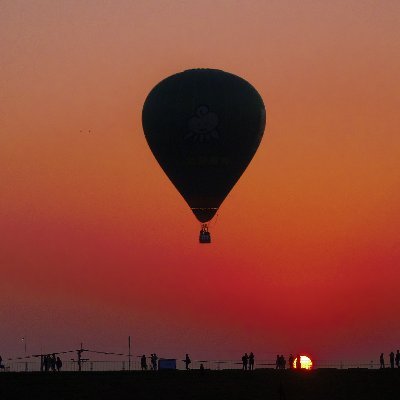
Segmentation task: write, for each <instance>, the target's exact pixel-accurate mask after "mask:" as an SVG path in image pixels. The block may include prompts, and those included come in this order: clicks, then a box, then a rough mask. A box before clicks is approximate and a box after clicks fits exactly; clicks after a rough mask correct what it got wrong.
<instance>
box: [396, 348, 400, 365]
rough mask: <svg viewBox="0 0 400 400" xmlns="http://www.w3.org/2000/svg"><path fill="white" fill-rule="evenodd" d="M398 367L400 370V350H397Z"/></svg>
mask: <svg viewBox="0 0 400 400" xmlns="http://www.w3.org/2000/svg"><path fill="white" fill-rule="evenodd" d="M396 365H397V368H400V352H399V350H397V352H396Z"/></svg>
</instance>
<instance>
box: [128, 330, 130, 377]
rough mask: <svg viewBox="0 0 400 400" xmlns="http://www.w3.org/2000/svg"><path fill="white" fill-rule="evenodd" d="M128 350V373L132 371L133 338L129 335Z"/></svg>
mask: <svg viewBox="0 0 400 400" xmlns="http://www.w3.org/2000/svg"><path fill="white" fill-rule="evenodd" d="M128 349H129V352H128V360H129V361H128V371H130V370H131V336H130V335H129V336H128Z"/></svg>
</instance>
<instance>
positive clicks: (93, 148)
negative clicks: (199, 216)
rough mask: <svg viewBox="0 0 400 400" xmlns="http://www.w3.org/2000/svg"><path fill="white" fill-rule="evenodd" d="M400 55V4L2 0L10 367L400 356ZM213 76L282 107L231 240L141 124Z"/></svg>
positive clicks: (6, 347)
mask: <svg viewBox="0 0 400 400" xmlns="http://www.w3.org/2000/svg"><path fill="white" fill-rule="evenodd" d="M328 3H329V4H328ZM399 49H400V3H399V2H397V1H380V2H376V1H362V2H360V1H332V2H320V1H302V2H296V1H286V2H285V1H268V2H265V1H233V0H232V1H202V2H197V1H168V2H167V1H148V0H147V1H104V2H98V1H85V2H70V1H57V2H54V1H40V2H26V1H3V2H1V4H0V54H1V55H2V56H1V60H0V72H1V73H0V104H1V107H0V194H1V196H0V228H1V236H2V240H1V242H0V243H1V244H0V273H1V280H0V293H1V299H2V300H1V302H0V320H1V321H2V323H1V325H2V343H1V344H0V354H2V356H3V358H4V357H8V356H12V355H16V354H17V353H21V351H22V350H23V348H22V346H21V342H20V337H21V336H24V335H27V336H28V337H29V343H28V347H29V349H28V351H31V352H39V351H40V346H42V347H44V348H45V350H47V351H58V350H65V349H70V348H75V347H76V346H77V345H78V344H79V343H80V341H81V340H83V341H84V343H88V346H89V344H90V346H89V347H91V348H99V349H102V350H110V351H122V350H124V346H125V342H126V337H127V336H128V335H129V334H130V335H131V336H132V338H133V343H134V345H135V348H136V349H137V351H138V353H151V352H153V351H156V352H158V353H159V354H160V355H161V356H163V355H164V356H177V355H179V354H184V353H186V352H190V353H191V354H192V357H193V358H194V359H196V358H201V357H215V358H232V357H239V356H240V355H241V353H242V352H244V351H253V352H255V354H256V356H258V357H259V358H262V357H263V358H266V357H269V356H270V355H272V356H273V355H275V354H277V353H278V352H279V353H283V354H287V353H289V352H294V353H298V352H303V351H304V352H307V353H310V354H313V355H315V357H316V358H319V359H340V358H342V359H345V358H346V357H347V358H360V359H367V360H369V359H373V358H376V357H377V356H378V355H379V354H380V352H385V353H388V352H390V351H391V350H395V349H397V348H398V347H399V343H398V332H399V330H400V321H399V318H398V316H397V315H396V312H397V311H398V309H399V306H400V300H399V280H400V272H399V264H400V250H399V249H400V231H399V227H400V157H399V154H400V136H399V125H400V118H399V115H400V113H399V106H400V96H399V93H400V80H399V76H398V72H399V70H400V51H399ZM194 67H209V68H219V69H223V70H225V71H229V72H232V73H235V74H237V75H239V76H242V77H243V78H245V79H246V80H248V81H249V82H250V83H251V84H252V85H254V86H255V87H256V88H257V90H258V91H259V93H260V94H261V96H262V97H263V99H264V102H265V105H266V108H267V128H266V132H265V135H264V139H263V141H262V143H261V145H260V148H259V150H258V152H257V154H256V156H255V158H254V159H253V161H252V163H251V165H250V166H249V168H248V169H247V171H246V172H245V174H244V175H243V176H242V178H241V179H240V181H239V182H238V184H237V185H236V187H235V188H234V190H233V191H232V192H231V194H230V195H229V196H228V198H227V199H226V200H225V202H224V203H223V205H222V207H221V209H220V212H219V216H218V219H217V221H216V223H215V224H212V227H211V232H212V237H213V244H212V245H211V246H200V245H199V244H198V242H197V240H198V230H199V225H198V223H197V221H196V220H195V218H194V216H193V215H192V213H191V211H190V209H189V208H188V206H187V205H186V203H185V202H184V200H183V199H182V198H181V197H180V195H179V194H178V193H177V191H176V190H175V189H174V187H173V185H172V184H171V183H170V182H169V180H168V179H167V177H166V176H165V175H164V173H163V172H162V170H161V168H160V167H159V166H158V164H157V162H156V161H155V159H154V157H153V155H152V154H151V152H150V150H149V148H148V146H147V143H146V140H145V138H144V135H143V131H142V127H141V109H142V105H143V102H144V100H145V98H146V96H147V94H148V92H149V91H150V90H151V88H152V87H153V86H154V85H155V84H156V83H158V82H159V81H160V80H161V79H163V78H165V77H166V76H168V75H171V74H173V73H175V72H179V71H183V70H185V69H189V68H194ZM89 130H90V131H91V132H90V133H89V132H88V131H89Z"/></svg>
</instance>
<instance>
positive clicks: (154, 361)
mask: <svg viewBox="0 0 400 400" xmlns="http://www.w3.org/2000/svg"><path fill="white" fill-rule="evenodd" d="M157 361H158V356H157V354H156V353H154V354H151V355H150V369H151V370H152V371H157ZM140 368H141V369H142V371H147V357H146V356H145V355H144V354H143V355H142V357H140Z"/></svg>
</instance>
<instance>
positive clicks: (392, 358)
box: [389, 351, 394, 368]
mask: <svg viewBox="0 0 400 400" xmlns="http://www.w3.org/2000/svg"><path fill="white" fill-rule="evenodd" d="M389 360H390V368H394V353H393V351H391V352H390V354H389Z"/></svg>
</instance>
